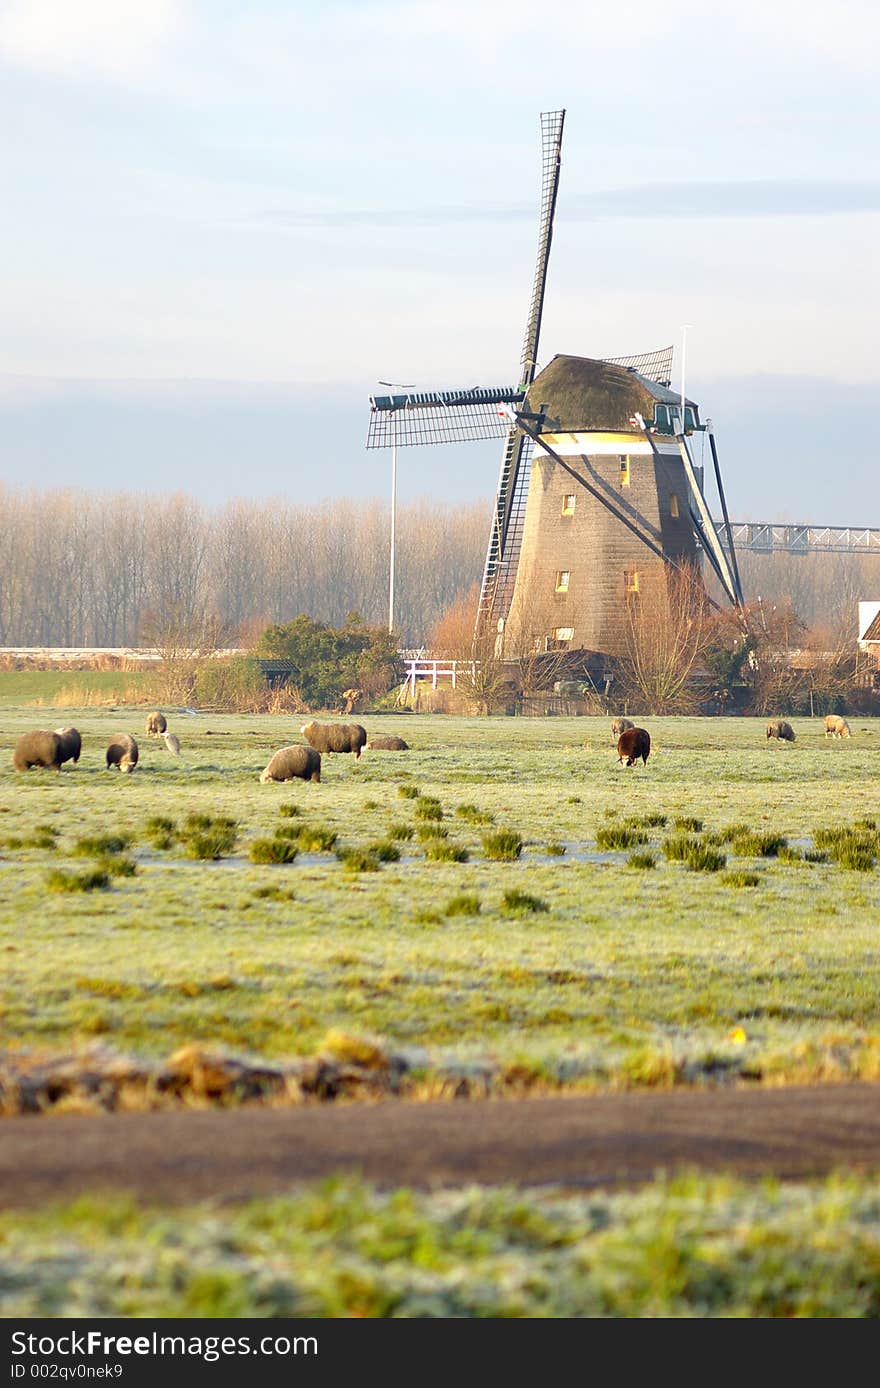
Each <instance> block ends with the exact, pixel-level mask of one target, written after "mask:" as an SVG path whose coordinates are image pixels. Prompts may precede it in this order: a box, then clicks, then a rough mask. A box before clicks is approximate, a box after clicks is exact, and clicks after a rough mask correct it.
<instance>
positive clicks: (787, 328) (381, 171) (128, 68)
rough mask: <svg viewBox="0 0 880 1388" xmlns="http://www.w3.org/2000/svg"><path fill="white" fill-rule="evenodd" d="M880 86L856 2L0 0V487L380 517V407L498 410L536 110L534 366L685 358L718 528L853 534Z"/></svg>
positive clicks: (471, 457) (445, 486)
mask: <svg viewBox="0 0 880 1388" xmlns="http://www.w3.org/2000/svg"><path fill="white" fill-rule="evenodd" d="M878 51H880V7H877V6H876V5H875V4H874V3H873V0H871V2H870V3H869V2H868V0H839V3H837V4H836V5H833V6H829V5H819V4H816V3H814V2H813V0H799V2H798V3H794V2H793V0H736V3H728V0H720V2H719V3H715V4H713V5H711V6H707V5H706V3H705V0H667V3H666V4H665V5H658V4H657V3H656V0H619V3H617V4H615V5H608V4H607V3H606V4H602V5H597V4H592V3H589V2H588V3H584V4H581V5H578V6H574V5H571V6H557V7H555V9H552V10H550V11H546V10H544V9H543V8H542V7H540V6H536V5H534V3H532V0H529V3H522V0H505V3H500V0H478V2H477V3H473V0H471V3H469V4H463V3H460V0H446V2H445V3H443V4H440V3H436V0H401V2H400V3H382V4H380V3H374V2H373V0H352V3H340V2H339V0H321V4H320V5H316V4H314V2H313V0H312V3H309V4H303V3H300V2H299V0H287V2H286V3H283V2H282V0H238V2H237V3H231V0H75V3H73V0H0V123H2V128H3V131H4V135H5V138H4V139H3V141H2V146H0V177H2V187H3V189H4V213H3V216H2V218H0V309H2V312H0V481H2V482H5V483H8V484H12V485H26V486H37V487H49V486H59V485H70V486H81V487H86V488H88V489H90V490H99V489H111V488H112V489H115V488H120V487H124V488H135V489H142V490H155V491H159V490H166V489H168V488H169V487H171V488H174V489H179V490H183V491H188V492H191V493H193V494H194V495H196V496H198V497H200V498H202V499H203V500H205V501H207V502H211V503H220V502H222V501H224V500H225V499H227V498H231V497H234V496H254V497H264V496H270V495H274V494H278V493H283V494H286V495H291V496H293V497H296V498H299V499H301V500H303V501H304V502H310V503H311V502H314V501H320V500H324V499H327V498H332V497H334V496H354V497H363V498H367V497H380V498H383V497H387V494H388V490H389V460H388V457H387V455H386V454H384V453H377V452H373V451H367V450H366V449H365V447H364V444H365V440H366V429H367V415H368V401H369V396H370V395H371V394H372V393H374V392H376V391H377V390H379V389H380V387H379V385H378V382H379V381H380V380H392V381H399V382H401V383H405V384H407V385H409V386H412V387H414V388H421V389H432V388H438V387H444V386H450V387H453V386H463V385H476V384H496V383H499V384H507V383H509V382H514V381H515V380H516V377H517V375H518V367H519V357H520V348H521V343H522V336H523V330H524V327H525V319H526V314H527V310H528V300H529V292H530V289H531V281H532V274H533V267H534V258H535V251H536V242H537V227H538V206H539V191H540V112H541V111H549V110H555V109H559V108H563V107H564V108H565V110H566V121H565V134H564V140H563V149H562V173H561V183H560V192H559V202H558V209H557V218H556V224H555V234H554V242H553V249H552V255H551V262H550V272H549V278H548V289H547V300H546V306H545V313H544V323H543V330H542V336H541V344H540V350H539V357H540V359H541V361H542V362H546V361H548V360H550V358H551V357H552V356H553V355H554V354H555V353H556V352H570V353H574V354H576V355H583V356H616V355H623V354H627V353H631V352H639V351H646V350H650V349H653V348H656V347H661V346H665V345H667V344H669V343H675V344H676V347H677V348H678V347H679V346H680V343H681V339H682V328H683V326H684V325H687V370H688V375H687V388H688V393H689V394H690V395H692V396H694V397H695V398H696V399H697V400H698V401H699V402H700V404H701V407H702V410H703V413H704V415H707V414H708V415H710V416H711V417H712V419H713V421H714V424H715V428H716V434H717V439H718V447H719V455H720V459H721V463H722V468H723V471H724V477H725V486H726V490H727V494H728V502H729V505H730V509H731V513H732V514H733V515H734V516H735V517H737V518H742V519H765V520H782V519H789V520H799V521H808V522H811V523H814V524H822V523H825V524H853V525H856V524H865V525H867V524H874V525H878V526H880V486H878V482H877V471H878V469H877V463H878V461H880V459H878V450H877V445H876V444H875V443H873V441H872V437H873V431H872V428H871V426H872V425H873V422H874V421H875V420H877V419H878V418H880V350H878V348H880V334H878V328H877V322H878V289H880V269H878V252H877V245H878V240H880V238H878V231H880V156H878V150H880V139H878V133H880V132H878V124H880V121H878V117H880V83H878V82H877V75H876V55H877V53H878ZM679 370H680V360H679V363H678V364H677V366H676V372H678V371H679ZM862 420H864V422H865V424H866V425H867V426H868V427H866V428H865V429H863V430H862V429H859V430H858V435H859V439H860V441H859V443H858V444H857V445H856V444H855V440H854V437H853V436H854V434H855V433H856V428H855V426H856V422H857V421H859V422H861V421H862ZM842 424H845V426H846V427H845V428H844V429H841V425H842ZM844 439H845V440H846V442H845V443H844ZM499 461H500V449H499V448H498V447H497V446H495V445H492V446H489V445H478V446H471V447H468V448H456V449H450V448H446V449H437V448H431V449H419V450H415V449H413V450H407V452H406V454H405V455H402V456H401V459H400V465H399V469H398V476H399V486H400V496H401V497H402V499H404V500H406V499H407V498H413V497H416V496H431V497H434V498H436V499H437V500H441V501H446V502H450V503H457V502H462V501H471V500H476V499H478V498H483V497H486V498H489V497H491V495H492V493H493V491H494V488H495V484H496V479H497V471H498V464H499ZM487 523H488V513H487Z"/></svg>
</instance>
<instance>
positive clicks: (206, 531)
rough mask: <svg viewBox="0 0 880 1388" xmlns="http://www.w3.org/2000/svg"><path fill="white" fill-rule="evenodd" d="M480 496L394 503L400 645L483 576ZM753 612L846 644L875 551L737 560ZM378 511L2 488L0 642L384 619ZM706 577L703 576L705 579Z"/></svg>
mask: <svg viewBox="0 0 880 1388" xmlns="http://www.w3.org/2000/svg"><path fill="white" fill-rule="evenodd" d="M491 510H492V508H491V502H490V501H489V500H486V501H483V502H475V503H471V504H468V505H450V504H443V503H441V502H437V501H433V500H422V501H418V502H413V503H409V504H406V505H401V506H400V507H398V514H397V529H396V535H397V545H396V549H397V553H396V564H395V627H396V636H397V641H398V644H399V645H400V646H401V647H406V648H412V647H415V648H418V647H420V646H423V645H425V644H427V643H428V641H429V640H430V637H431V633H432V631H433V630H434V628H435V626H436V624H437V622H438V621H439V620H440V618H441V617H442V616H443V615H444V613H446V612H448V611H449V610H450V609H451V608H454V607H455V606H456V604H457V603H460V602H461V601H462V600H463V599H464V597H465V595H467V594H468V591H469V590H470V589H471V588H472V587H473V585H474V584H475V583H477V584H478V583H479V580H480V577H481V575H482V568H483V560H484V557H485V551H486V543H487V539H488V529H489V523H490V518H491ZM740 568H741V571H742V577H743V583H744V586H745V589H746V596H747V599H748V600H749V601H750V603H754V602H757V603H758V617H759V619H760V620H763V613H764V612H765V611H769V612H772V609H773V608H774V606H775V607H778V608H781V607H783V606H785V607H786V608H790V609H791V610H793V612H794V613H795V614H796V616H797V619H798V622H799V625H800V633H799V637H798V639H799V640H802V639H803V633H804V631H805V630H809V632H810V633H811V636H812V640H813V642H814V643H815V644H820V643H822V642H823V641H824V643H825V644H826V645H827V646H831V647H834V648H837V647H839V646H840V645H841V644H847V643H848V642H849V641H852V642H854V640H855V635H856V632H855V624H856V615H857V603H858V600H859V599H860V598H866V599H868V598H873V597H878V598H880V559H878V557H876V556H864V555H848V554H827V555H823V554H814V555H809V556H800V555H786V554H779V555H772V556H759V555H748V554H742V555H741V556H740ZM388 569H389V514H388V507H387V505H384V504H382V503H380V502H369V503H363V504H359V503H357V502H355V501H351V500H348V499H342V500H339V501H326V502H323V503H322V504H320V505H316V506H301V505H297V504H296V503H295V502H293V501H290V500H288V499H287V498H283V497H275V498H271V499H262V500H245V499H237V500H232V501H229V502H227V503H225V504H224V505H221V506H216V507H210V506H207V505H205V504H202V503H200V502H198V501H196V500H195V499H194V498H192V497H190V496H186V495H185V494H183V493H176V494H173V495H168V496H152V495H148V494H144V493H138V492H126V491H118V492H111V493H93V492H86V491H82V490H77V489H67V490H45V491H39V490H36V489H31V490H28V489H24V488H19V489H16V488H12V487H7V488H0V646H98V647H106V646H138V645H144V644H153V643H152V642H151V641H150V640H149V639H148V637H149V633H150V632H151V631H155V630H156V628H157V627H158V626H161V624H162V623H163V622H164V621H167V620H168V619H169V618H173V619H174V621H176V622H180V621H184V622H188V621H191V620H197V619H202V618H204V617H205V616H206V615H208V616H210V617H211V618H212V619H214V620H216V622H217V623H218V624H219V625H220V626H221V627H222V628H223V629H224V630H225V631H227V632H230V633H235V635H236V638H237V639H238V640H240V641H241V642H242V644H246V645H250V644H252V643H253V641H254V640H255V639H256V637H257V636H258V634H259V633H260V632H261V631H262V630H263V629H264V628H265V627H267V626H270V625H277V624H282V623H285V622H290V621H292V620H293V619H294V618H295V617H297V616H299V615H300V614H302V613H305V614H307V615H308V616H309V617H310V618H312V619H313V620H315V621H317V622H323V623H327V624H329V625H331V626H334V627H341V626H343V625H344V624H345V622H346V619H347V617H348V616H349V614H350V613H352V612H356V613H358V615H359V616H360V618H361V620H362V621H363V622H364V623H365V624H367V625H373V626H382V625H384V624H385V623H386V622H387V615H388ZM710 587H711V585H710Z"/></svg>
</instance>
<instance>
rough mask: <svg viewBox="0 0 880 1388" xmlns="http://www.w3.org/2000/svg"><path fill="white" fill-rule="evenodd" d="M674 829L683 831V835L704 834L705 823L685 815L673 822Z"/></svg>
mask: <svg viewBox="0 0 880 1388" xmlns="http://www.w3.org/2000/svg"><path fill="white" fill-rule="evenodd" d="M672 827H673V829H681V831H682V833H685V834H702V832H703V821H702V820H701V819H695V818H694V816H693V815H687V814H683V815H679V816H678V818H677V819H674V820H673V821H672Z"/></svg>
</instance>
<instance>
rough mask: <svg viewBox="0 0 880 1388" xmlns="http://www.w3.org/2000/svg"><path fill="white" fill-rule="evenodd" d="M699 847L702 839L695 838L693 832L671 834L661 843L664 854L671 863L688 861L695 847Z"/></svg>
mask: <svg viewBox="0 0 880 1388" xmlns="http://www.w3.org/2000/svg"><path fill="white" fill-rule="evenodd" d="M699 847H700V840H699V839H695V838H694V837H693V836H692V835H691V834H671V835H670V836H669V838H668V839H664V840H663V843H662V844H661V848H662V849H663V856H664V857H665V858H666V859H667V860H668V861H669V862H670V863H686V862H687V859H688V854H690V853H693V851H694V849H695V848H699Z"/></svg>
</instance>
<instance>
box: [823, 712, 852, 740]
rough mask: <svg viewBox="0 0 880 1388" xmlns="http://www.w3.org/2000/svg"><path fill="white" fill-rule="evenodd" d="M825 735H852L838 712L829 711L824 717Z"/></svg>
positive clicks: (847, 724)
mask: <svg viewBox="0 0 880 1388" xmlns="http://www.w3.org/2000/svg"><path fill="white" fill-rule="evenodd" d="M825 736H826V737H852V733H851V732H850V730H849V723H847V721H846V719H845V718H841V716H840V714H839V713H829V714H828V715H827V716H826V718H825Z"/></svg>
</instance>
